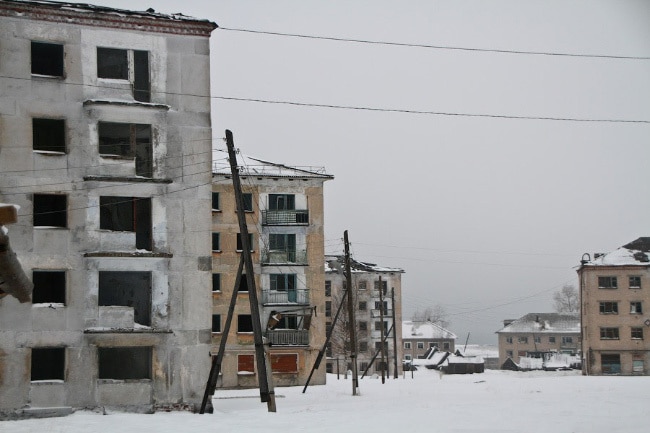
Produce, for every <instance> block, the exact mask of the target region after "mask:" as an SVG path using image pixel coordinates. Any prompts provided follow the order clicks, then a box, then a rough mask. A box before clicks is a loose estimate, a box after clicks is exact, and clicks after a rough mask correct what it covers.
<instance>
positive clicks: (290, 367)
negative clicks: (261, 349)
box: [271, 353, 298, 373]
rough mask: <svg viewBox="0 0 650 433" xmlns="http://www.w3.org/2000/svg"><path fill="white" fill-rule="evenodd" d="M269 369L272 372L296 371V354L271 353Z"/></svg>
mask: <svg viewBox="0 0 650 433" xmlns="http://www.w3.org/2000/svg"><path fill="white" fill-rule="evenodd" d="M271 371H273V373H297V372H298V354H296V353H290V354H273V353H272V354H271Z"/></svg>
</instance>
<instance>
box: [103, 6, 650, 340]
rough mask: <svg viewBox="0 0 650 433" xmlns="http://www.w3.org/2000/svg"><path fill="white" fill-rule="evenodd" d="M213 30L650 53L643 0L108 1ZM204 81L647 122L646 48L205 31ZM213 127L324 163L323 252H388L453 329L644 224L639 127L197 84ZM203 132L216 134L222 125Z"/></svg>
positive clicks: (510, 302)
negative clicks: (211, 24)
mask: <svg viewBox="0 0 650 433" xmlns="http://www.w3.org/2000/svg"><path fill="white" fill-rule="evenodd" d="M97 4H102V5H106V6H113V7H119V8H127V9H133V10H144V9H147V8H149V7H153V8H155V9H156V11H158V12H163V13H173V12H182V13H184V14H186V15H191V16H195V17H198V18H206V19H210V20H213V21H215V22H217V23H218V24H219V25H220V26H221V27H225V28H230V29H248V30H260V31H270V32H280V33H294V34H306V35H318V36H328V37H337V38H350V39H363V40H374V41H389V42H399V43H411V44H425V45H438V46H453V47H465V48H481V49H497V50H515V51H517V50H520V51H538V52H558V53H573V54H598V55H616V56H636V57H650V24H649V23H650V2H647V1H642V0H638V1H624V0H617V1H614V0H611V1H594V0H589V1H571V2H567V1H565V0H557V1H555V0H545V1H527V2H522V1H520V0H503V1H462V0H454V1H451V0H449V1H432V0H428V1H381V0H368V1H350V0H347V1H319V2H316V1H300V0H292V1H289V0H287V1H262V0H260V1H245V0H244V1H242V0H219V1H214V0H190V1H186V2H181V3H179V2H177V1H167V0H156V1H155V2H154V1H139V0H129V1H127V0H105V1H104V2H97ZM211 68H212V95H213V96H220V97H235V98H252V99H265V100H277V101H292V102H300V103H315V104H331V105H346V106H358V107H373V108H386V109H401V110H417V111H435V112H447V113H466V114H489V115H505V116H527V117H554V118H557V117H561V118H579V119H625V120H643V121H646V122H647V121H650V60H643V59H642V60H634V59H611V58H586V57H566V56H546V55H523V54H504V53H494V52H481V51H459V50H448V49H427V48H416V47H402V46H387V45H379V44H372V45H371V44H359V43H351V42H336V41H328V40H317V39H304V38H295V37H281V36H271V35H262V34H252V33H243V32H237V31H232V30H225V29H217V30H215V31H214V32H213V34H212V62H211ZM213 128H214V136H215V137H217V138H219V137H223V136H224V133H223V131H224V130H225V129H230V130H232V131H233V133H234V138H235V145H236V146H237V147H239V148H240V149H241V150H242V152H244V153H246V154H248V155H251V156H255V157H258V158H261V159H267V160H270V161H274V162H280V163H286V164H291V165H317V166H325V167H326V169H327V171H328V172H329V173H331V174H334V175H335V176H336V178H335V180H333V181H330V182H327V183H326V187H325V207H326V212H325V213H326V215H325V225H326V228H325V232H326V233H325V237H326V252H328V253H340V252H342V237H343V231H344V230H348V231H349V236H350V241H351V243H352V251H353V254H354V256H355V258H356V259H358V260H362V261H368V262H373V263H378V264H380V265H384V266H392V267H401V268H403V269H405V271H406V273H405V274H404V276H403V280H402V281H403V300H404V311H403V313H404V316H405V318H408V317H409V316H410V315H411V314H412V313H413V312H414V310H416V309H418V308H424V307H426V306H432V305H435V304H441V305H443V306H445V307H446V309H447V311H448V313H449V319H450V320H451V326H450V330H452V331H453V332H455V333H456V334H457V335H458V336H459V342H460V343H464V341H465V338H466V337H467V333H468V332H471V336H470V342H473V343H496V338H495V334H494V332H495V331H497V330H499V329H500V327H501V321H502V320H503V319H505V318H517V317H520V316H522V315H524V314H526V313H528V312H548V311H552V302H551V298H552V294H553V292H554V291H556V290H558V289H559V288H560V287H561V286H562V285H563V284H567V283H570V284H576V282H577V279H576V274H575V269H574V267H575V266H576V265H577V264H578V262H579V259H580V257H581V255H582V253H584V252H590V253H593V252H601V251H611V250H614V249H616V248H618V247H619V246H621V245H623V244H625V243H627V242H629V241H631V240H633V239H636V238H637V237H639V236H649V235H650V231H649V227H648V221H649V220H650V197H649V195H650V194H649V193H650V169H649V166H650V142H649V136H650V124H649V123H613V122H568V121H550V120H518V119H504V118H487V117H467V116H443V115H425V114H405V113H391V112H372V111H362V110H342V109H330V108H316V107H297V106H290V105H281V104H264V103H254V102H239V101H227V100H221V99H213ZM215 145H216V146H218V147H221V148H225V147H224V146H223V144H222V142H221V141H219V140H215Z"/></svg>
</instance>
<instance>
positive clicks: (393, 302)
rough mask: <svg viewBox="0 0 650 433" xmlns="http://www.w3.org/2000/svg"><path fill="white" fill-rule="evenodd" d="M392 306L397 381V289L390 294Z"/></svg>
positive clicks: (394, 367) (396, 376)
mask: <svg viewBox="0 0 650 433" xmlns="http://www.w3.org/2000/svg"><path fill="white" fill-rule="evenodd" d="M390 305H391V308H392V309H393V311H392V314H393V327H395V331H393V364H394V365H393V369H394V370H395V371H394V376H393V377H394V378H395V379H397V378H398V377H399V376H398V373H397V322H395V314H396V313H395V287H392V288H391V292H390Z"/></svg>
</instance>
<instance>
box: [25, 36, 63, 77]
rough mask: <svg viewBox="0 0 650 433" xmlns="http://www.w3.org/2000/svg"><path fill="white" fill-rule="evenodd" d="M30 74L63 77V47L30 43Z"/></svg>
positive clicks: (45, 43) (47, 43) (46, 43)
mask: <svg viewBox="0 0 650 433" xmlns="http://www.w3.org/2000/svg"><path fill="white" fill-rule="evenodd" d="M32 74H33V75H48V76H50V77H63V45H61V44H52V43H49V42H35V41H32Z"/></svg>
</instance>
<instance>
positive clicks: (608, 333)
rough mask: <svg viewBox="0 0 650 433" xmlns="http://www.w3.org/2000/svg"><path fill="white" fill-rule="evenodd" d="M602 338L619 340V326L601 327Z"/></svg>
mask: <svg viewBox="0 0 650 433" xmlns="http://www.w3.org/2000/svg"><path fill="white" fill-rule="evenodd" d="M600 339H601V340H618V339H619V335H618V328H600Z"/></svg>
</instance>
